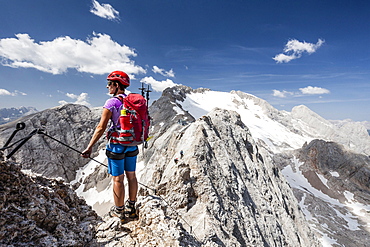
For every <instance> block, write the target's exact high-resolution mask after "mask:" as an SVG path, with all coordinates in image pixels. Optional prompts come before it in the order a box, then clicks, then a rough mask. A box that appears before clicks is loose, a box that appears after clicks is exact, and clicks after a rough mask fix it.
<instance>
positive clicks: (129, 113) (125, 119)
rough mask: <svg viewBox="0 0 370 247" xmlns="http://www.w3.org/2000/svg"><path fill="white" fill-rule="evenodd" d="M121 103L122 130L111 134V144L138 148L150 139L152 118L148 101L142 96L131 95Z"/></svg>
mask: <svg viewBox="0 0 370 247" xmlns="http://www.w3.org/2000/svg"><path fill="white" fill-rule="evenodd" d="M117 98H118V99H119V100H120V101H121V102H122V106H121V107H120V111H121V115H120V117H119V123H120V126H121V128H117V129H116V131H113V132H111V133H110V142H111V143H115V144H121V145H123V146H136V145H139V144H141V143H144V144H145V143H146V140H147V139H148V137H149V126H150V117H149V112H148V105H147V100H146V99H145V98H144V97H143V96H142V95H140V94H136V93H131V94H129V95H127V96H126V97H125V98H123V97H122V96H119V97H117Z"/></svg>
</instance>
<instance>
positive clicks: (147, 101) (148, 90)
mask: <svg viewBox="0 0 370 247" xmlns="http://www.w3.org/2000/svg"><path fill="white" fill-rule="evenodd" d="M149 87H150V86H149V84H148V89H147V90H146V104H147V106H148V107H149V93H150V92H151V90H150V88H149ZM143 96H144V95H143Z"/></svg>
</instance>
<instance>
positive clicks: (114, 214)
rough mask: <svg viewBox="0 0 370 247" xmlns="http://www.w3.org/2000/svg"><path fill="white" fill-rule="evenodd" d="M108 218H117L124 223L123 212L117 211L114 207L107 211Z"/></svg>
mask: <svg viewBox="0 0 370 247" xmlns="http://www.w3.org/2000/svg"><path fill="white" fill-rule="evenodd" d="M109 216H110V217H118V218H119V219H120V220H121V222H124V221H125V218H126V216H125V211H124V210H123V209H121V210H120V209H117V207H116V206H112V207H111V209H110V211H109Z"/></svg>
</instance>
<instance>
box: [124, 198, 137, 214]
mask: <svg viewBox="0 0 370 247" xmlns="http://www.w3.org/2000/svg"><path fill="white" fill-rule="evenodd" d="M135 203H136V201H130V200H127V201H126V205H125V209H126V210H125V214H128V217H130V218H136V217H138V215H137V212H136V207H135Z"/></svg>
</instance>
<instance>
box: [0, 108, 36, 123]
mask: <svg viewBox="0 0 370 247" xmlns="http://www.w3.org/2000/svg"><path fill="white" fill-rule="evenodd" d="M36 112H38V110H37V109H36V108H35V107H23V106H22V107H18V108H15V107H11V108H0V124H5V123H9V122H11V121H14V120H16V119H18V118H21V117H23V116H27V115H30V114H33V113H36Z"/></svg>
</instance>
